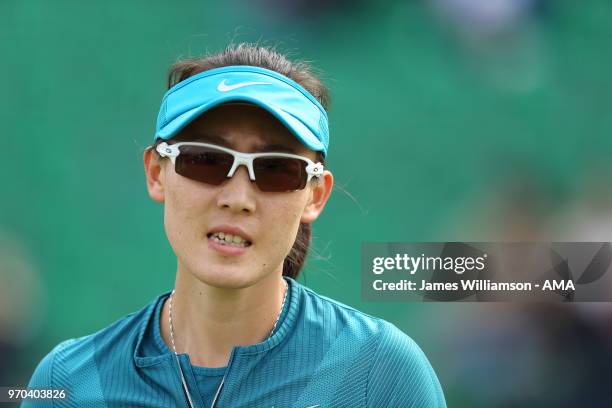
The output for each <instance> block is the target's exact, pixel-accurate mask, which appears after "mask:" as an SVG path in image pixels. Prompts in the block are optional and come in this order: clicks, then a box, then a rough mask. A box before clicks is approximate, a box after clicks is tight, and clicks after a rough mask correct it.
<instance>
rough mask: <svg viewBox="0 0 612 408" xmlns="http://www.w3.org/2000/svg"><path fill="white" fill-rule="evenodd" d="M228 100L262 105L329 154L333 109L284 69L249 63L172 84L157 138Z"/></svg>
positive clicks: (170, 134) (312, 145)
mask: <svg viewBox="0 0 612 408" xmlns="http://www.w3.org/2000/svg"><path fill="white" fill-rule="evenodd" d="M227 102H247V103H253V104H255V105H257V106H260V107H262V108H263V109H265V110H267V111H268V112H270V113H271V114H272V115H274V117H276V118H277V119H278V120H279V121H281V123H283V124H284V125H285V126H286V127H287V128H288V129H289V130H290V131H291V132H292V133H293V134H294V135H295V136H296V137H297V138H298V140H299V141H300V142H302V143H303V144H304V145H305V146H306V147H308V148H309V149H311V150H314V151H320V152H323V154H324V155H327V148H328V146H329V128H328V123H327V113H326V112H325V109H323V107H322V106H321V104H320V103H319V102H318V101H317V100H316V99H315V98H314V96H312V95H311V94H310V93H309V92H308V91H306V90H305V89H304V88H303V87H302V86H300V85H299V84H298V83H296V82H295V81H292V80H291V79H289V78H287V77H285V76H284V75H281V74H279V73H277V72H275V71H271V70H268V69H264V68H259V67H253V66H248V65H236V66H229V67H223V68H215V69H211V70H208V71H204V72H201V73H199V74H197V75H194V76H191V77H189V78H187V79H185V80H184V81H181V82H179V83H178V84H176V85H175V86H173V87H172V88H170V89H169V90H168V92H166V94H165V95H164V98H163V100H162V104H161V108H160V110H159V115H158V116H157V126H156V132H155V139H163V140H168V139H170V138H172V137H173V136H175V135H176V134H177V133H178V132H179V131H180V130H181V129H183V128H184V127H185V126H186V125H188V124H189V123H190V122H191V121H193V120H194V119H195V118H197V117H198V116H199V115H201V114H202V113H204V112H206V111H207V110H209V109H211V108H213V107H215V106H217V105H220V104H222V103H227Z"/></svg>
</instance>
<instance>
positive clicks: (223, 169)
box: [174, 146, 234, 186]
mask: <svg viewBox="0 0 612 408" xmlns="http://www.w3.org/2000/svg"><path fill="white" fill-rule="evenodd" d="M179 150H180V152H181V154H179V155H178V157H177V158H176V166H175V168H174V169H175V171H176V172H177V173H178V174H180V175H181V176H183V177H187V178H189V179H192V180H196V181H202V182H204V183H208V184H213V185H215V186H218V185H219V184H221V183H223V182H224V181H225V179H226V178H227V173H229V171H230V169H231V168H232V163H233V162H234V156H232V155H231V154H229V153H225V152H222V151H220V150H216V149H213V148H210V147H203V146H180V147H179Z"/></svg>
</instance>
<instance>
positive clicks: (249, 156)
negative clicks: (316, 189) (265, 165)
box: [155, 142, 324, 191]
mask: <svg viewBox="0 0 612 408" xmlns="http://www.w3.org/2000/svg"><path fill="white" fill-rule="evenodd" d="M180 146H202V147H209V148H212V149H216V150H220V151H222V152H225V153H229V154H231V155H232V156H233V157H234V162H233V163H232V167H231V169H230V171H229V172H228V173H227V176H226V177H227V178H231V177H233V176H234V173H235V172H236V170H237V169H238V167H239V166H241V165H244V166H245V167H246V168H247V170H248V172H249V179H250V180H251V181H255V170H254V169H253V160H255V159H257V158H260V157H285V158H290V159H299V160H302V161H305V162H306V163H307V165H306V173H307V174H308V178H307V179H306V183H308V182H309V181H310V180H311V179H312V178H313V177H316V178H320V177H321V175H323V170H324V167H323V164H321V163H315V162H313V161H312V160H310V159H309V158H308V157H304V156H299V155H297V154H290V153H281V152H262V153H243V152H239V151H237V150H232V149H229V148H227V147H223V146H219V145H216V144H211V143H200V142H178V143H173V144H168V143H166V142H162V143H160V144H158V145H157V147H156V148H155V150H156V151H157V153H159V155H160V156H161V157H168V158H169V159H170V161H171V162H172V165H173V166H174V165H176V158H177V157H178V156H179V155H180V154H181V151H180V150H179V147H180ZM293 191H297V190H293Z"/></svg>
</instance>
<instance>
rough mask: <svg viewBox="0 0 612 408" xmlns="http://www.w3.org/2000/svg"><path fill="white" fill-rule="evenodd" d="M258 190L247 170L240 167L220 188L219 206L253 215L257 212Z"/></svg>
mask: <svg viewBox="0 0 612 408" xmlns="http://www.w3.org/2000/svg"><path fill="white" fill-rule="evenodd" d="M256 188H257V187H256V186H255V184H254V183H253V182H251V179H250V178H249V172H248V170H247V168H246V167H245V166H239V167H238V168H237V169H236V172H235V173H234V175H233V176H232V177H230V178H229V180H226V181H225V182H224V183H223V184H222V185H221V186H220V191H219V194H218V196H217V206H218V207H219V208H221V209H229V210H231V211H232V212H236V213H242V212H244V213H253V212H254V211H255V201H256V200H255V194H256V191H255V189H256Z"/></svg>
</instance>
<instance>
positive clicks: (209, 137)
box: [194, 133, 296, 154]
mask: <svg viewBox="0 0 612 408" xmlns="http://www.w3.org/2000/svg"><path fill="white" fill-rule="evenodd" d="M194 141H202V142H205V143H213V144H218V145H220V146H223V147H227V148H230V149H234V147H233V146H231V145H230V144H229V143H227V140H225V139H224V138H223V137H221V136H219V135H218V134H214V133H207V134H201V135H198V138H197V139H196V140H194ZM234 150H235V149H234ZM254 150H255V152H287V153H293V154H296V150H295V149H294V148H292V147H290V146H287V145H284V144H282V143H264V144H258V145H255V149H254Z"/></svg>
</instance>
